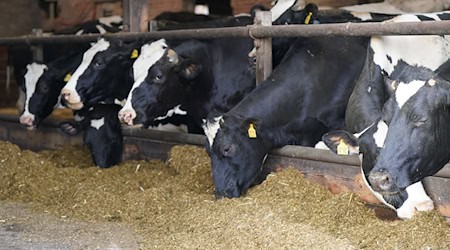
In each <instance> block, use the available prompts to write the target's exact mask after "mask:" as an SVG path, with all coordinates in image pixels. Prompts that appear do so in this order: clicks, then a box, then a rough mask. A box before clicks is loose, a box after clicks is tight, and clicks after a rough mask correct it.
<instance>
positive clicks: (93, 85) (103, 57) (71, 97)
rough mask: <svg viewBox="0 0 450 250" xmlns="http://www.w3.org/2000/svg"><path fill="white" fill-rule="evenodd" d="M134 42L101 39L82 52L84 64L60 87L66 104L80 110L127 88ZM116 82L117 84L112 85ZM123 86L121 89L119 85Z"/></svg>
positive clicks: (82, 62)
mask: <svg viewBox="0 0 450 250" xmlns="http://www.w3.org/2000/svg"><path fill="white" fill-rule="evenodd" d="M134 47H136V45H135V44H125V43H123V42H122V41H121V40H116V39H108V40H107V39H104V38H101V39H100V40H98V41H97V42H96V43H94V44H93V45H92V46H91V48H89V49H88V50H87V51H86V52H85V53H84V54H83V60H82V61H81V64H80V65H79V67H78V68H77V69H76V71H75V72H74V73H73V75H72V77H71V78H70V80H69V81H68V82H67V84H66V85H65V86H64V88H63V89H62V90H61V101H62V102H63V104H64V105H66V106H67V107H69V108H71V109H74V110H80V109H81V108H83V107H89V106H92V105H93V104H95V103H98V102H101V101H103V102H104V101H105V100H106V99H108V98H111V97H112V96H113V93H114V92H117V91H120V92H124V91H128V89H127V88H126V83H124V82H121V83H120V84H119V83H118V81H119V80H122V81H125V80H126V78H123V77H122V76H124V75H129V72H128V69H129V66H128V65H131V64H132V62H133V61H134V59H133V54H132V52H133V50H134ZM113 83H114V84H115V85H113ZM117 85H120V89H118V88H119V86H117Z"/></svg>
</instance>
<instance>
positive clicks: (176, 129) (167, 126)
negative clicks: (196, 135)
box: [148, 123, 188, 133]
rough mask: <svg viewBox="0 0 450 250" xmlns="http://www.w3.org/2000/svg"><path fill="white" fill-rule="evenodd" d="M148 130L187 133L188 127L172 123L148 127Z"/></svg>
mask: <svg viewBox="0 0 450 250" xmlns="http://www.w3.org/2000/svg"><path fill="white" fill-rule="evenodd" d="M148 129H154V130H160V131H168V132H178V133H187V132H188V127H187V126H186V125H184V124H181V125H178V126H177V125H174V124H172V123H167V124H158V126H149V127H148Z"/></svg>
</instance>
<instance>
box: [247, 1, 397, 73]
mask: <svg viewBox="0 0 450 250" xmlns="http://www.w3.org/2000/svg"><path fill="white" fill-rule="evenodd" d="M270 12H271V15H272V25H290V24H321V23H322V24H325V23H346V22H356V23H359V22H381V21H384V20H388V19H391V18H392V17H394V16H395V15H388V14H378V13H369V12H351V11H347V10H342V9H325V10H320V9H319V8H318V7H317V5H315V4H313V3H309V4H307V5H304V1H297V0H280V1H276V3H275V5H274V6H273V7H272V8H271V9H270ZM295 40H296V38H295V37H274V38H272V61H273V66H274V67H276V66H277V65H278V64H279V63H280V62H281V60H282V59H283V56H284V54H285V53H286V52H287V50H288V49H289V47H290V46H291V44H292V43H293V42H294V41H295ZM249 56H250V57H253V58H254V60H255V59H256V53H255V50H253V51H252V52H251V53H249Z"/></svg>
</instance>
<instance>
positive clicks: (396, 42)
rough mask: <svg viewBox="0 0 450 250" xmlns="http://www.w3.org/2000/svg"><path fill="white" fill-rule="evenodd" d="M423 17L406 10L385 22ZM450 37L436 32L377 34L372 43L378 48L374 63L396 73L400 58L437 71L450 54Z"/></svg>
mask: <svg viewBox="0 0 450 250" xmlns="http://www.w3.org/2000/svg"><path fill="white" fill-rule="evenodd" d="M419 21H420V19H419V18H418V17H417V16H415V15H412V14H404V15H400V16H397V17H395V18H393V19H391V20H388V21H385V22H386V23H387V22H419ZM449 38H450V36H444V37H442V36H435V35H423V36H422V35H411V36H373V37H372V38H371V42H370V47H371V48H372V50H373V51H374V55H373V61H374V63H375V64H377V65H379V66H380V67H381V69H383V70H384V71H386V73H387V74H391V73H392V71H393V70H394V68H395V66H396V65H397V64H398V62H399V60H403V61H405V62H406V63H408V64H409V65H414V66H423V67H426V68H429V69H431V70H433V71H434V70H436V69H437V68H439V66H441V65H442V64H443V63H444V62H446V61H447V60H448V58H449V57H450V45H449ZM388 57H390V58H391V62H390V61H389V59H388Z"/></svg>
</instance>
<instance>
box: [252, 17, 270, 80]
mask: <svg viewBox="0 0 450 250" xmlns="http://www.w3.org/2000/svg"><path fill="white" fill-rule="evenodd" d="M255 25H257V26H272V14H271V12H270V11H258V12H256V16H255ZM250 36H251V32H250ZM254 43H255V48H256V72H255V74H256V84H259V83H261V82H262V81H264V80H266V79H267V77H269V75H270V74H271V73H272V38H262V39H255V40H254Z"/></svg>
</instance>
